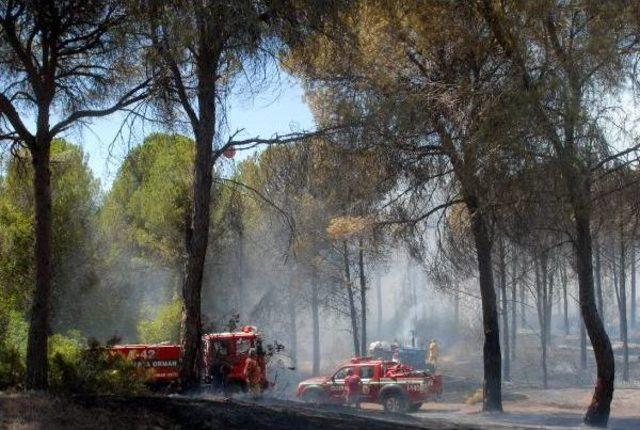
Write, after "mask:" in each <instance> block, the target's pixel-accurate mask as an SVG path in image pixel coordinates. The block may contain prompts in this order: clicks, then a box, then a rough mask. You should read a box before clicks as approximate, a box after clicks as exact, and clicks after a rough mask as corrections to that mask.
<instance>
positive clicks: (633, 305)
mask: <svg viewBox="0 0 640 430" xmlns="http://www.w3.org/2000/svg"><path fill="white" fill-rule="evenodd" d="M629 257H630V258H631V305H630V308H631V327H632V328H636V324H637V321H636V311H637V303H636V302H637V297H636V241H635V229H634V236H633V237H632V238H631V255H630V256H629Z"/></svg>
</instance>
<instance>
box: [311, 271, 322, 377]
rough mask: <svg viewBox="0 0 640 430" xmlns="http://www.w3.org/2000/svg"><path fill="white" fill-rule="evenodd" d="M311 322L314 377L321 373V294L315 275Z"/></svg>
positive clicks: (313, 279)
mask: <svg viewBox="0 0 640 430" xmlns="http://www.w3.org/2000/svg"><path fill="white" fill-rule="evenodd" d="M311 320H312V330H313V370H312V371H313V375H314V376H316V375H318V374H319V373H320V293H319V291H318V279H317V275H315V274H314V276H312V279H311Z"/></svg>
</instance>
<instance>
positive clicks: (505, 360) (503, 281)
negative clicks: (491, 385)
mask: <svg viewBox="0 0 640 430" xmlns="http://www.w3.org/2000/svg"><path fill="white" fill-rule="evenodd" d="M499 248H500V249H499V252H500V290H501V291H502V345H503V346H504V351H503V356H502V377H503V379H504V380H505V381H510V380H511V362H510V360H511V353H510V351H509V307H508V300H507V262H506V256H505V249H504V240H503V239H500V241H499Z"/></svg>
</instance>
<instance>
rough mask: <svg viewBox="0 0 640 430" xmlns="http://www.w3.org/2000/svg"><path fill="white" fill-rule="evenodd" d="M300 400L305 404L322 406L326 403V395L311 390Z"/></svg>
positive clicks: (306, 391) (303, 394) (305, 392)
mask: <svg viewBox="0 0 640 430" xmlns="http://www.w3.org/2000/svg"><path fill="white" fill-rule="evenodd" d="M300 400H302V401H303V402H305V403H311V404H313V405H320V404H322V403H324V394H323V393H322V391H320V390H318V389H315V388H309V389H307V390H305V391H304V392H303V393H302V396H300Z"/></svg>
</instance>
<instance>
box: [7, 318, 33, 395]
mask: <svg viewBox="0 0 640 430" xmlns="http://www.w3.org/2000/svg"><path fill="white" fill-rule="evenodd" d="M0 326H1V329H2V330H3V332H0V390H4V389H7V388H10V387H16V388H17V387H20V386H21V384H22V380H23V378H24V372H25V358H26V352H27V332H28V326H27V323H26V322H25V321H24V319H23V318H22V315H20V313H19V312H17V311H15V310H9V311H8V312H6V313H4V312H3V310H2V309H0Z"/></svg>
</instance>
